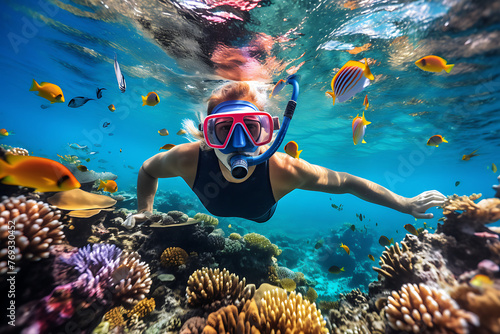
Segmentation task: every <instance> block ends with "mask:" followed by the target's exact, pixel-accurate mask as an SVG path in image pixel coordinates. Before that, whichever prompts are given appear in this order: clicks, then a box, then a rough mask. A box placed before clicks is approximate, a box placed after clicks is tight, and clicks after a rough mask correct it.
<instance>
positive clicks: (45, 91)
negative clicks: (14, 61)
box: [30, 79, 64, 103]
mask: <svg viewBox="0 0 500 334" xmlns="http://www.w3.org/2000/svg"><path fill="white" fill-rule="evenodd" d="M30 92H38V96H41V97H43V98H44V99H47V100H49V101H50V103H62V102H64V95H63V92H62V90H61V88H60V87H59V86H57V85H54V84H51V83H48V82H42V83H41V84H38V83H37V82H36V81H35V79H33V83H32V84H31V87H30Z"/></svg>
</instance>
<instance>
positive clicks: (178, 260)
mask: <svg viewBox="0 0 500 334" xmlns="http://www.w3.org/2000/svg"><path fill="white" fill-rule="evenodd" d="M188 258H189V255H188V253H187V252H186V251H185V250H184V249H182V248H180V247H169V248H167V249H165V250H164V251H163V253H162V254H161V259H160V261H161V264H162V265H163V266H164V267H178V266H180V265H183V264H186V262H187V260H188Z"/></svg>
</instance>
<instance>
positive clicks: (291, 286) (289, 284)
mask: <svg viewBox="0 0 500 334" xmlns="http://www.w3.org/2000/svg"><path fill="white" fill-rule="evenodd" d="M280 284H281V287H282V288H283V289H285V290H286V291H288V292H292V291H295V288H296V287H297V284H296V283H295V281H294V280H293V279H291V278H283V279H282V280H281V281H280Z"/></svg>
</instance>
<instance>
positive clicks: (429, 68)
mask: <svg viewBox="0 0 500 334" xmlns="http://www.w3.org/2000/svg"><path fill="white" fill-rule="evenodd" d="M415 65H417V66H418V67H419V68H420V69H421V70H424V71H426V72H441V71H443V70H444V71H446V73H450V71H451V69H452V68H453V67H454V66H455V65H453V64H447V62H446V60H444V59H443V58H441V57H438V56H426V57H423V58H420V59H419V60H417V61H416V62H415Z"/></svg>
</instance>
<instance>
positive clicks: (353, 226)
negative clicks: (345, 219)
mask: <svg viewBox="0 0 500 334" xmlns="http://www.w3.org/2000/svg"><path fill="white" fill-rule="evenodd" d="M349 228H350V229H351V231H353V232H354V231H356V225H354V224H352V225H351V227H349Z"/></svg>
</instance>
